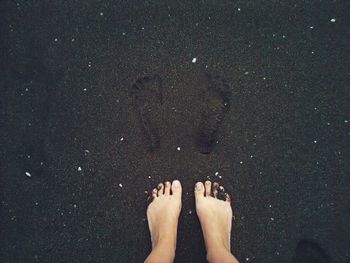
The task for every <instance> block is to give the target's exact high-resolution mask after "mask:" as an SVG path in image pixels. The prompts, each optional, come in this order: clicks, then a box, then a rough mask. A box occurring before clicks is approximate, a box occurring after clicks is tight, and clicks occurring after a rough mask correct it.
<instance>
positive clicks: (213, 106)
mask: <svg viewBox="0 0 350 263" xmlns="http://www.w3.org/2000/svg"><path fill="white" fill-rule="evenodd" d="M207 80H208V85H207V88H206V90H205V94H204V105H205V106H204V109H203V111H202V112H201V117H200V122H199V126H198V128H197V132H196V138H195V141H196V146H197V148H198V150H199V152H201V153H203V154H208V153H211V152H212V151H213V149H214V147H215V145H216V140H217V135H218V130H219V128H220V126H221V123H222V122H223V120H224V117H225V115H226V113H227V112H228V110H229V108H230V98H231V91H230V86H229V85H228V83H227V82H226V81H225V80H224V79H222V78H220V77H218V76H211V75H209V74H207Z"/></svg>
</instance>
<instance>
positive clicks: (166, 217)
mask: <svg viewBox="0 0 350 263" xmlns="http://www.w3.org/2000/svg"><path fill="white" fill-rule="evenodd" d="M218 189H219V185H218V184H217V183H213V184H212V183H211V182H210V181H206V182H205V184H203V183H202V182H197V183H196V185H195V189H194V193H195V199H196V211H197V215H198V217H199V221H200V223H201V227H202V231H203V237H204V241H205V245H206V249H207V259H208V261H209V262H211V263H216V262H220V263H226V262H227V263H229V262H230V263H231V262H232V263H233V262H235V263H236V262H238V261H237V259H236V258H235V257H234V256H233V255H232V254H231V248H230V237H231V227H232V208H231V204H230V202H231V200H230V197H229V195H227V194H226V200H219V199H218V198H217V193H218ZM181 195H182V187H181V183H180V182H179V181H178V180H174V181H173V182H172V183H170V182H165V184H163V183H160V184H159V185H158V188H157V189H153V191H152V197H153V201H152V203H151V204H150V205H149V206H148V208H147V219H148V225H149V229H150V233H151V240H152V252H151V253H150V255H149V256H148V257H147V259H146V260H145V262H147V263H157V262H162V263H168V262H173V261H174V258H175V250H176V236H177V225H178V219H179V215H180V211H181Z"/></svg>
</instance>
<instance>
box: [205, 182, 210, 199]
mask: <svg viewBox="0 0 350 263" xmlns="http://www.w3.org/2000/svg"><path fill="white" fill-rule="evenodd" d="M205 196H211V182H210V181H205Z"/></svg>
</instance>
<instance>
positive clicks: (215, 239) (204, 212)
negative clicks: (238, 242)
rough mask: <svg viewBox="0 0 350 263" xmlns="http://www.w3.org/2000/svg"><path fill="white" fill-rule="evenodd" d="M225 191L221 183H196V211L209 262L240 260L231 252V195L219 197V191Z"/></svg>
mask: <svg viewBox="0 0 350 263" xmlns="http://www.w3.org/2000/svg"><path fill="white" fill-rule="evenodd" d="M219 191H224V189H223V187H220V189H219V184H218V183H214V184H213V187H212V183H211V182H210V181H206V182H205V186H204V185H203V183H201V182H198V183H196V187H195V197H196V211H197V215H198V217H199V221H200V223H201V227H202V231H203V236H204V241H205V246H206V249H207V259H208V261H209V262H238V261H237V259H235V258H234V256H233V255H232V254H231V252H230V251H231V247H230V243H231V242H230V239H231V227H232V208H231V204H230V196H229V195H228V194H225V199H226V200H220V199H217V196H218V192H219Z"/></svg>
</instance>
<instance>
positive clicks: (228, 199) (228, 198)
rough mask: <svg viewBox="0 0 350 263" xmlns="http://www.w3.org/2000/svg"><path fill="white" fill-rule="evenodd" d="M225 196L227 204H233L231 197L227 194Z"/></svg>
mask: <svg viewBox="0 0 350 263" xmlns="http://www.w3.org/2000/svg"><path fill="white" fill-rule="evenodd" d="M225 196H226V202H229V203H231V197H230V195H229V194H227V193H226V194H225Z"/></svg>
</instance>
